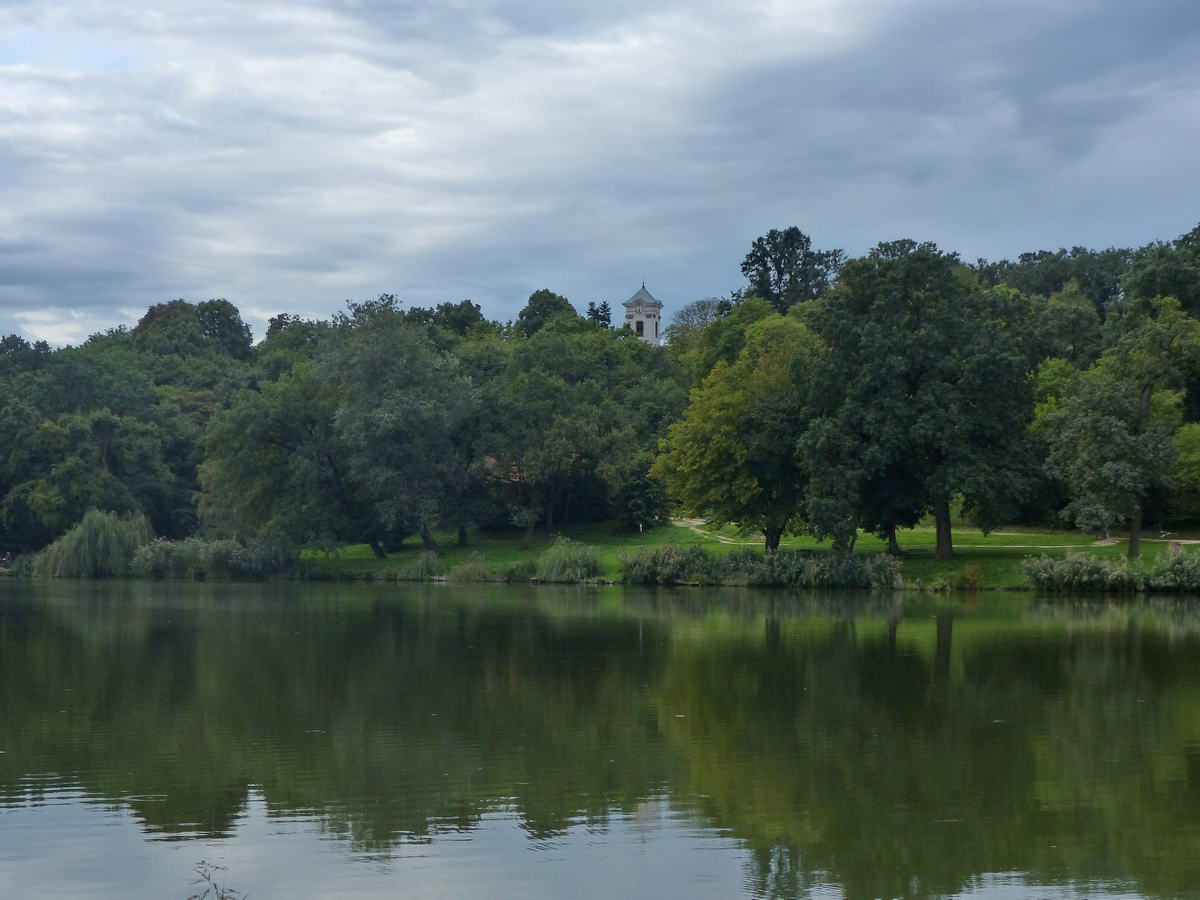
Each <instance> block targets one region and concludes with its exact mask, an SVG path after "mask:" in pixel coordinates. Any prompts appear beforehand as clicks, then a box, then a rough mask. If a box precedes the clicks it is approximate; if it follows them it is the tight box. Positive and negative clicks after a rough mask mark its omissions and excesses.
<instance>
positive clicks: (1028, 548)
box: [12, 511, 1200, 593]
mask: <svg viewBox="0 0 1200 900" xmlns="http://www.w3.org/2000/svg"><path fill="white" fill-rule="evenodd" d="M456 537H457V535H454V536H451V535H447V536H445V540H444V541H443V542H442V546H443V548H444V552H443V553H442V554H441V555H438V554H436V553H433V552H430V551H428V550H425V549H423V548H422V547H421V545H420V544H419V543H416V542H414V543H412V544H410V545H401V546H400V547H393V548H389V551H388V553H387V555H386V557H385V558H383V559H380V558H378V557H377V556H376V554H375V553H374V551H373V550H372V549H371V548H369V547H368V546H366V545H351V546H348V547H344V548H342V549H341V550H340V551H338V552H325V551H316V550H310V551H303V552H301V553H299V554H297V553H296V552H294V551H289V550H287V549H286V548H284V547H282V546H279V545H274V544H270V543H267V542H262V541H254V542H249V543H241V542H238V541H234V540H218V541H204V540H200V539H197V538H188V539H185V540H181V541H168V540H162V539H153V537H152V533H151V532H150V530H149V528H148V526H147V525H146V523H145V522H144V521H140V520H139V519H138V518H137V517H128V516H127V517H118V516H116V515H113V514H110V513H100V512H95V511H91V512H89V513H88V514H87V515H86V516H85V517H84V519H83V520H82V521H81V522H80V524H79V525H78V526H76V527H75V528H74V529H72V530H71V531H69V532H68V533H67V534H66V535H64V536H63V537H62V538H60V539H59V540H58V541H55V542H54V543H53V544H51V545H50V546H49V547H47V548H46V549H45V550H43V551H41V552H40V553H38V554H36V555H32V556H27V557H24V558H22V559H21V560H19V561H18V564H17V565H16V566H14V568H13V570H12V572H13V573H15V574H27V575H35V576H43V577H85V578H97V577H140V578H150V579H180V580H199V579H211V580H221V581H245V580H261V579H298V580H320V581H375V582H405V581H448V582H452V583H459V584H467V583H481V582H502V583H509V584H528V583H530V582H542V583H555V584H579V583H599V584H608V583H626V584H644V585H711V586H720V585H728V586H754V587H788V588H857V589H866V588H882V589H907V590H933V591H942V590H1023V589H1037V590H1043V591H1063V592H1110V593H1130V592H1167V591H1170V592H1185V591H1196V592H1200V551H1197V550H1196V549H1191V548H1187V549H1185V546H1184V545H1183V544H1181V543H1178V542H1177V541H1175V540H1166V539H1164V540H1158V541H1148V542H1146V547H1145V552H1144V556H1145V558H1144V560H1142V561H1141V562H1138V563H1134V564H1130V563H1129V562H1128V561H1127V560H1126V559H1125V558H1124V553H1125V544H1124V542H1123V541H1122V540H1113V539H1109V540H1103V541H1097V540H1095V539H1093V538H1090V537H1088V536H1086V535H1080V534H1079V533H1077V532H1036V531H1028V530H1014V531H1006V530H1000V531H996V532H992V533H991V534H988V535H984V534H983V533H982V532H973V533H972V532H965V533H964V534H963V539H962V540H961V541H960V544H959V547H958V549H957V551H956V555H955V557H954V558H952V559H950V560H940V559H936V558H935V555H934V550H935V545H936V533H935V530H934V529H933V528H924V527H918V528H915V529H912V530H910V531H907V532H905V533H904V534H903V540H904V552H903V554H902V556H901V557H893V556H890V555H887V554H886V553H885V552H884V551H885V550H886V544H885V543H884V542H883V541H881V540H879V539H877V538H874V537H872V536H870V535H863V536H862V537H860V538H859V540H858V543H857V546H856V549H855V552H853V553H851V554H848V555H844V554H839V553H834V552H833V551H832V549H831V548H830V545H829V543H828V542H825V543H818V542H817V541H815V540H813V539H812V538H809V537H793V538H785V539H784V540H783V543H782V545H781V547H780V550H779V551H778V552H777V553H776V554H774V555H771V556H768V555H765V554H764V553H763V552H762V544H761V542H760V540H759V539H758V537H757V536H756V535H739V534H737V532H736V531H734V530H732V529H722V530H720V531H716V530H712V529H707V528H704V527H700V526H697V525H695V524H690V525H681V524H672V525H665V526H661V527H659V528H653V529H649V530H647V531H645V532H643V533H633V534H630V533H628V532H627V531H623V530H622V529H620V527H619V526H618V525H617V524H616V523H611V522H610V523H600V524H593V525H588V526H583V527H578V528H573V529H568V530H567V533H566V534H557V535H551V536H543V537H540V538H536V539H535V540H533V541H532V542H531V544H530V546H529V547H528V549H521V545H522V543H523V535H522V534H520V533H518V532H516V531H513V532H507V533H499V534H489V533H480V534H472V535H469V536H468V541H467V545H466V546H456V545H455V544H454V538H456ZM1172 537H1179V538H1181V539H1183V540H1187V537H1186V536H1172Z"/></svg>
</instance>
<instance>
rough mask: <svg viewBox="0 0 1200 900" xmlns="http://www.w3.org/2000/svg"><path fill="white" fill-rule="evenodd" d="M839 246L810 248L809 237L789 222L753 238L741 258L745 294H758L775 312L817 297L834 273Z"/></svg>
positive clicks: (836, 266)
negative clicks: (747, 251) (821, 248)
mask: <svg viewBox="0 0 1200 900" xmlns="http://www.w3.org/2000/svg"><path fill="white" fill-rule="evenodd" d="M843 259H844V255H843V254H842V251H841V250H814V249H813V248H812V238H810V237H809V236H808V235H807V234H805V233H804V232H803V231H801V230H800V229H799V228H797V227H796V226H794V225H792V226H790V227H788V228H784V229H782V230H780V229H778V228H772V229H771V230H770V231H768V232H767V233H766V234H764V235H762V236H761V237H758V238H755V239H754V243H753V244H751V246H750V252H749V253H747V254H746V258H745V259H744V260H742V274H743V275H745V276H746V281H747V282H748V284H747V286H746V289H745V295H746V296H748V297H760V298H762V299H763V300H766V301H767V302H768V303H770V304H771V305H772V306H773V307H775V309H776V310H777V311H779V312H787V311H788V309H790V308H791V307H792V306H794V305H795V304H797V303H803V302H804V301H806V300H813V299H815V298H817V297H820V296H821V295H822V294H824V293H825V292H826V291H827V290H828V289H829V286H830V284H832V283H833V279H834V278H835V277H836V275H837V270H838V266H840V265H841V263H842V260H843Z"/></svg>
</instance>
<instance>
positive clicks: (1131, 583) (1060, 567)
mask: <svg viewBox="0 0 1200 900" xmlns="http://www.w3.org/2000/svg"><path fill="white" fill-rule="evenodd" d="M1023 566H1024V569H1025V574H1026V575H1027V576H1029V580H1030V581H1032V582H1033V586H1034V587H1035V588H1037V589H1038V590H1042V591H1054V592H1059V593H1067V592H1072V593H1108V594H1126V593H1141V592H1145V593H1154V594H1171V593H1197V592H1200V553H1197V552H1193V553H1185V552H1184V550H1183V547H1181V546H1180V545H1179V544H1172V545H1171V547H1170V549H1169V550H1168V551H1167V552H1166V553H1164V554H1163V555H1161V556H1159V557H1158V558H1156V559H1154V560H1152V561H1150V562H1138V563H1134V564H1130V562H1129V560H1128V559H1127V558H1125V557H1120V558H1119V559H1106V558H1104V557H1098V556H1093V555H1091V554H1084V553H1071V554H1068V555H1067V556H1065V557H1063V558H1062V559H1054V558H1052V557H1049V556H1046V555H1045V554H1043V555H1041V556H1031V557H1029V558H1027V559H1026V560H1025V562H1024V563H1023Z"/></svg>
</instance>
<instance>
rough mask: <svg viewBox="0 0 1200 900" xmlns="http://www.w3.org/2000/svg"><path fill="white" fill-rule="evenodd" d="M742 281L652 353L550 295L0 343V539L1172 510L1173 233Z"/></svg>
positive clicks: (1195, 499) (1082, 523)
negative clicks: (114, 519) (1137, 242)
mask: <svg viewBox="0 0 1200 900" xmlns="http://www.w3.org/2000/svg"><path fill="white" fill-rule="evenodd" d="M742 274H743V275H744V276H745V279H746V283H745V287H743V288H742V289H740V290H738V291H735V292H733V293H732V294H730V295H729V296H728V297H724V298H706V299H702V300H698V301H696V302H694V303H691V304H689V305H688V306H686V307H684V308H683V309H681V310H679V311H678V312H677V313H676V315H675V317H674V319H673V321H672V324H671V325H670V326H669V328H668V329H667V332H666V338H667V343H666V346H665V347H656V346H652V345H649V344H647V343H645V342H643V341H641V340H638V339H637V338H636V337H635V336H634V335H633V334H632V332H630V331H629V329H628V328H621V329H614V328H612V322H611V309H610V308H609V307H608V304H606V303H603V304H594V303H593V304H589V305H588V308H587V309H586V311H585V312H584V314H583V315H580V314H579V313H578V312H577V311H576V309H575V308H574V307H573V306H572V305H571V304H570V302H569V301H567V299H566V298H564V297H561V296H560V295H558V294H555V293H553V292H552V291H549V290H539V291H536V292H534V293H533V294H532V295H531V296H530V297H529V300H528V302H527V303H526V305H525V306H524V308H522V310H521V311H520V313H519V314H518V316H517V318H516V319H515V320H514V321H512V322H508V323H503V324H502V323H499V322H493V321H489V320H487V319H486V318H485V317H484V316H483V314H482V312H481V310H480V308H479V306H478V305H477V304H474V303H472V302H470V301H469V300H464V301H461V302H458V303H453V302H446V303H442V304H439V305H437V306H434V307H430V308H424V307H411V308H405V307H404V306H403V305H402V304H401V303H400V302H399V301H398V300H397V298H396V297H394V296H392V295H387V294H385V295H382V296H380V297H379V298H377V299H375V300H370V301H366V302H361V303H360V302H351V303H349V304H348V305H347V308H346V310H345V311H343V312H341V313H338V314H337V315H335V316H333V317H332V318H331V319H328V320H319V319H305V318H301V317H297V316H293V315H287V314H284V315H280V316H276V317H275V318H273V319H271V321H270V324H269V327H268V330H267V333H266V335H265V337H264V338H263V340H262V341H260V342H259V343H258V344H257V345H256V344H254V343H253V342H252V339H251V335H250V330H249V328H248V327H247V326H246V324H245V323H244V322H243V321H242V319H241V316H240V314H239V312H238V310H237V308H236V307H234V306H233V305H232V304H231V303H229V302H228V301H226V300H210V301H205V302H202V303H195V304H193V303H189V302H187V301H184V300H173V301H169V302H167V303H161V304H157V305H155V306H152V307H151V308H150V309H149V310H148V311H147V313H146V315H145V316H143V317H142V319H141V320H140V321H139V322H138V323H137V325H136V326H135V327H133V328H115V329H110V330H109V331H106V332H103V333H100V334H96V335H93V336H92V337H90V338H89V339H88V340H86V341H85V342H84V343H82V344H81V345H80V346H78V347H63V348H60V349H57V350H52V349H51V348H50V347H49V346H47V345H46V344H45V343H42V342H37V343H30V342H29V341H27V340H25V339H24V338H21V337H19V336H16V335H10V336H8V337H5V338H2V339H0V385H2V386H3V390H4V394H3V398H4V399H3V401H2V405H0V435H2V440H3V444H4V446H5V447H6V450H7V452H6V453H5V454H4V457H3V459H2V460H0V548H2V549H6V550H14V551H18V552H20V551H29V550H35V549H37V548H39V547H42V546H45V545H46V544H48V543H50V542H51V541H52V540H53V539H54V538H56V537H58V536H59V535H61V534H63V533H64V532H66V531H67V530H68V529H69V528H70V527H72V526H73V525H74V524H76V523H77V522H79V521H80V519H81V518H82V517H83V514H84V513H85V512H86V511H87V510H88V509H90V508H96V509H101V510H107V511H111V512H114V513H119V514H129V513H135V512H137V513H143V514H144V515H146V517H147V519H148V520H149V521H150V523H151V525H152V526H153V528H154V531H155V533H156V534H158V535H160V536H164V537H168V538H182V537H187V536H192V535H197V534H200V535H204V536H206V537H210V538H214V539H216V538H235V539H239V540H249V539H252V538H263V537H269V538H272V539H276V540H282V541H286V542H289V543H291V544H293V545H305V546H317V547H335V546H338V545H341V544H346V543H360V542H361V543H367V544H369V545H370V546H371V547H372V549H373V550H374V552H375V553H376V554H377V555H380V556H383V555H386V554H387V553H388V552H390V550H391V549H393V548H395V547H397V546H399V545H400V544H401V543H402V542H403V541H404V540H405V539H407V538H409V537H410V536H411V537H416V538H419V539H420V540H421V542H422V543H423V545H424V546H425V547H426V548H427V549H430V550H433V551H434V552H440V550H441V548H440V546H439V544H438V538H437V537H436V534H437V533H445V532H450V533H451V534H455V533H456V534H457V535H458V540H459V541H460V542H462V543H465V542H466V541H467V540H469V532H470V530H471V529H472V528H520V529H521V530H522V532H523V535H524V540H525V542H526V544H527V543H528V541H529V540H530V538H531V537H532V535H533V533H534V531H535V529H536V528H538V527H539V526H541V527H542V528H544V529H545V530H547V531H552V530H554V529H555V528H556V527H560V526H561V525H563V524H566V523H571V522H581V521H594V520H600V519H618V520H620V521H621V522H623V523H624V524H625V525H626V526H628V527H630V528H636V527H638V526H641V527H646V526H652V525H654V524H657V523H660V522H663V521H666V520H667V519H668V518H669V515H670V513H671V511H672V508H673V507H672V504H678V505H679V506H680V508H682V509H683V510H686V511H687V512H689V513H691V514H695V515H700V516H703V517H705V518H707V519H709V520H710V521H712V522H715V523H730V524H735V525H737V526H739V527H741V528H745V529H748V530H755V531H760V532H761V533H762V534H763V535H764V538H765V545H766V549H767V550H768V552H773V551H774V550H775V549H776V548H777V547H778V545H779V542H780V540H781V538H782V536H783V535H785V534H789V533H798V532H809V533H813V534H815V535H816V536H818V537H819V538H828V539H830V540H831V541H832V543H833V545H834V547H835V548H837V549H838V550H840V551H843V552H849V551H851V550H852V549H853V547H854V543H855V539H856V536H857V534H858V533H859V532H860V531H866V532H870V533H874V534H878V535H880V536H881V537H883V538H885V539H886V540H887V541H888V542H889V545H890V546H891V547H892V549H893V551H894V552H899V539H898V533H899V532H901V531H903V529H906V528H911V527H913V526H914V525H916V524H917V523H918V522H920V521H921V520H922V519H924V518H925V517H930V518H931V519H932V520H933V521H934V522H935V523H936V526H937V536H938V540H937V549H938V554H939V555H940V556H948V555H950V554H951V553H952V552H953V540H952V527H951V526H952V510H961V513H962V514H963V515H965V516H967V517H969V518H971V520H972V521H974V522H975V523H976V524H978V525H979V526H981V527H983V528H985V529H988V528H991V527H994V526H995V525H997V524H999V523H1002V522H1025V523H1031V524H1032V523H1049V522H1058V523H1067V524H1071V525H1074V526H1077V527H1080V528H1084V529H1087V530H1092V531H1107V530H1109V529H1113V528H1117V527H1128V528H1129V529H1130V534H1131V544H1130V553H1131V555H1136V554H1137V552H1138V535H1139V533H1140V531H1141V529H1142V527H1143V525H1144V524H1145V523H1147V522H1151V523H1154V524H1163V523H1179V522H1191V521H1195V520H1197V519H1198V518H1200V421H1198V420H1200V323H1198V321H1197V316H1198V315H1200V226H1198V227H1197V229H1194V230H1193V231H1192V232H1189V233H1188V234H1186V235H1183V236H1182V237H1180V238H1178V239H1176V240H1174V241H1170V242H1165V243H1164V242H1155V243H1153V244H1150V245H1147V246H1146V247H1142V248H1139V249H1137V250H1134V249H1119V248H1109V249H1106V250H1099V251H1097V250H1090V249H1087V248H1082V247H1074V248H1072V249H1070V250H1065V249H1064V250H1059V251H1038V252H1036V253H1028V254H1022V255H1021V256H1020V257H1018V258H1017V259H1016V260H999V261H988V260H977V261H976V262H974V263H966V262H964V261H962V260H961V259H960V258H959V257H958V255H957V254H954V253H950V252H946V251H943V250H941V249H939V248H938V247H937V246H936V245H934V244H931V243H917V242H915V241H911V240H900V241H891V242H885V243H881V244H879V245H877V246H876V247H874V248H873V249H872V250H871V251H870V252H868V253H867V254H866V255H864V256H862V257H859V258H856V259H848V258H847V257H846V254H844V253H843V252H842V251H840V250H821V249H816V248H814V246H813V243H812V240H811V239H810V238H809V237H808V236H807V235H805V234H804V233H803V232H801V231H800V230H799V229H798V228H795V227H792V228H787V229H783V230H776V229H773V230H771V231H770V232H768V233H767V234H766V235H764V236H762V237H760V238H758V239H757V240H755V241H754V243H753V245H752V246H751V248H750V251H749V253H748V254H747V255H746V258H745V260H744V261H743V264H742Z"/></svg>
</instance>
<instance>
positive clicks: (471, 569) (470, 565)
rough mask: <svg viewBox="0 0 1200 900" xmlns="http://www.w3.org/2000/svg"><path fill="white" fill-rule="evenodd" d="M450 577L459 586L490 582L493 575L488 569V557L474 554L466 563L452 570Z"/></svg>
mask: <svg viewBox="0 0 1200 900" xmlns="http://www.w3.org/2000/svg"><path fill="white" fill-rule="evenodd" d="M448 577H449V579H450V580H451V581H453V582H456V583H458V584H477V583H479V582H483V581H490V580H491V577H492V573H491V571H490V570H489V569H488V564H487V557H485V556H484V555H483V554H482V553H472V554H471V556H470V558H469V559H468V560H467V561H466V562H464V563H462V564H461V565H459V566H456V567H455V568H453V569H451V570H450V575H449V576H448Z"/></svg>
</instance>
